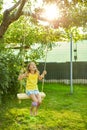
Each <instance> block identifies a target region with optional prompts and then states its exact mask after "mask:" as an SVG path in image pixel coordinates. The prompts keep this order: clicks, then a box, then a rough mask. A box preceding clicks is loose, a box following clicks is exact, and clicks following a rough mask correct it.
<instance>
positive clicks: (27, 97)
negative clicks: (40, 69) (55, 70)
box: [17, 47, 48, 103]
mask: <svg viewBox="0 0 87 130" xmlns="http://www.w3.org/2000/svg"><path fill="white" fill-rule="evenodd" d="M47 51H48V50H47V47H46V55H45V64H44V70H46V59H47ZM43 88H44V78H43V79H42V92H40V93H39V94H40V96H41V99H42V100H43V99H44V98H45V97H46V94H45V93H44V92H43ZM17 98H18V99H19V103H21V100H22V99H30V97H29V96H28V95H27V94H26V93H18V94H17Z"/></svg>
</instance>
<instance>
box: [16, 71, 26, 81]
mask: <svg viewBox="0 0 87 130" xmlns="http://www.w3.org/2000/svg"><path fill="white" fill-rule="evenodd" d="M27 75H28V73H27V72H25V73H24V74H20V75H19V76H18V80H22V79H24V78H26V77H27Z"/></svg>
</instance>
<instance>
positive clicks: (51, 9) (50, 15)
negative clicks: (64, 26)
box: [44, 4, 59, 20]
mask: <svg viewBox="0 0 87 130" xmlns="http://www.w3.org/2000/svg"><path fill="white" fill-rule="evenodd" d="M44 8H45V12H44V17H46V18H47V19H49V20H53V19H57V18H58V17H59V9H58V7H57V6H56V5H55V4H52V5H46V6H45V7H44Z"/></svg>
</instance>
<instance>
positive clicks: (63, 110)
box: [0, 83, 87, 130]
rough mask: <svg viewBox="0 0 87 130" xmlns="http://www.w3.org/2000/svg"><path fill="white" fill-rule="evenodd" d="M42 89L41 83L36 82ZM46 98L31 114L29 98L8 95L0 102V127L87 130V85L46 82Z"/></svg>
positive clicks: (32, 129) (7, 128)
mask: <svg viewBox="0 0 87 130" xmlns="http://www.w3.org/2000/svg"><path fill="white" fill-rule="evenodd" d="M39 88H40V89H41V85H39ZM44 92H45V93H46V98H45V99H44V100H43V103H42V105H41V106H40V108H39V112H38V115H37V116H36V117H31V116H30V115H29V108H30V104H31V100H30V99H29V100H22V102H21V103H20V104H19V103H18V99H17V98H16V97H13V96H7V97H5V98H4V99H3V103H2V104H1V106H0V130H87V86H85V85H74V93H73V94H70V86H67V85H60V84H57V83H56V84H54V83H46V84H45V86H44Z"/></svg>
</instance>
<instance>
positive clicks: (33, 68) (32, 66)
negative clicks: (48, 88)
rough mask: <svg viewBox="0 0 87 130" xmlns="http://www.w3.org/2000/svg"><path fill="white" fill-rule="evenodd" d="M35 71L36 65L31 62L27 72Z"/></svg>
mask: <svg viewBox="0 0 87 130" xmlns="http://www.w3.org/2000/svg"><path fill="white" fill-rule="evenodd" d="M36 69H37V67H36V64H35V63H34V62H31V63H30V66H29V70H30V71H35V70H36Z"/></svg>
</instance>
